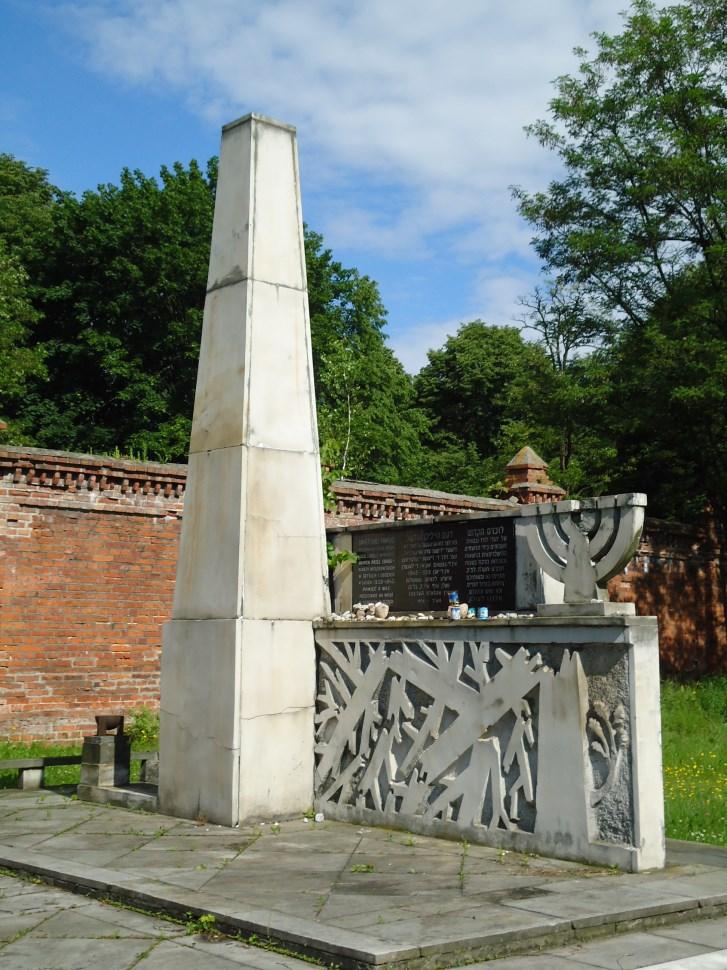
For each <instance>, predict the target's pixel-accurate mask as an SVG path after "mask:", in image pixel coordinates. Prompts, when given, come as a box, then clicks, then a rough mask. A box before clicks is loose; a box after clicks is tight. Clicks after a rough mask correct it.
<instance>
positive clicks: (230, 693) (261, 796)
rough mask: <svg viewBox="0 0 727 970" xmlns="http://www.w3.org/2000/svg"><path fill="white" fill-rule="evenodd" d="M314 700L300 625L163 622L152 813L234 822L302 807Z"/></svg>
mask: <svg viewBox="0 0 727 970" xmlns="http://www.w3.org/2000/svg"><path fill="white" fill-rule="evenodd" d="M314 703H315V645H314V641H313V630H312V627H311V622H310V620H248V619H242V618H238V619H233V620H170V621H169V622H168V623H167V624H166V625H165V627H164V646H163V651H162V696H161V718H160V737H159V742H160V749H161V752H162V757H161V758H160V761H159V805H160V810H161V811H162V812H164V813H165V814H167V815H175V816H178V817H181V818H198V817H204V818H206V819H207V820H208V821H210V822H215V823H217V824H218V825H238V824H240V823H241V822H249V821H255V820H258V819H274V818H281V817H285V816H287V815H292V814H295V813H299V812H304V811H306V810H307V809H309V808H310V806H311V803H312V800H313V736H314V727H313V717H314Z"/></svg>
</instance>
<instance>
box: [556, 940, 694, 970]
mask: <svg viewBox="0 0 727 970" xmlns="http://www.w3.org/2000/svg"><path fill="white" fill-rule="evenodd" d="M708 952H709V948H708V947H706V946H701V945H700V944H697V943H686V942H684V941H681V940H667V939H665V938H663V937H659V936H655V935H654V934H652V933H623V934H621V933H620V934H618V935H617V936H613V937H610V938H609V939H607V940H597V941H593V942H590V943H588V944H585V945H584V944H578V943H576V944H572V945H570V946H565V947H560V948H559V949H556V950H553V951H552V954H551V955H552V956H554V957H570V958H573V959H577V960H582V961H583V962H584V963H586V964H588V965H590V966H593V967H601V968H604V970H639V968H641V967H647V966H649V965H650V964H653V963H666V962H668V961H669V960H679V959H683V958H684V957H693V956H698V955H699V954H702V953H708Z"/></svg>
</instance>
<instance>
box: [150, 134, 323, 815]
mask: <svg viewBox="0 0 727 970" xmlns="http://www.w3.org/2000/svg"><path fill="white" fill-rule="evenodd" d="M293 494H294V495H295V500H294V501H293V502H291V500H290V496H291V495H293ZM327 578H328V568H327V557H326V548H325V531H324V525H323V501H322V495H321V484H320V464H319V457H318V434H317V427H316V411H315V395H314V389H313V367H312V356H311V346H310V326H309V321H308V295H307V289H306V269H305V253H304V250H303V226H302V218H301V207H300V186H299V179H298V160H297V148H296V136H295V129H294V128H291V127H289V126H287V125H281V124H279V123H277V122H275V121H271V120H270V119H267V118H263V117H260V116H258V115H248V116H246V117H245V118H241V119H240V120H238V121H235V122H233V123H232V124H229V125H226V126H225V128H224V129H223V133H222V146H221V151H220V167H219V179H218V183H217V197H216V201H215V215H214V225H213V230H212V249H211V254H210V268H209V278H208V283H207V296H206V300H205V309H204V323H203V328H202V343H201V348H200V360H199V371H198V376H197V388H196V394H195V403H194V416H193V420H192V437H191V445H190V454H189V472H188V479H187V493H186V496H185V508H184V519H183V523H182V538H181V546H180V554H179V561H178V566H177V581H176V586H175V592H174V606H173V612H172V619H171V620H170V622H168V623H167V624H166V627H165V631H164V645H163V651H162V677H161V728H160V773H159V804H160V809H161V811H163V812H166V813H168V814H171V815H178V816H182V817H186V818H196V817H199V816H202V817H205V818H207V819H209V821H211V822H218V823H221V824H225V825H236V824H238V823H239V822H241V821H243V820H245V819H250V818H256V817H275V816H278V815H285V814H290V813H292V812H299V811H303V810H305V809H307V808H309V807H310V805H311V802H312V795H313V791H312V783H313V714H314V700H315V648H314V641H313V630H312V626H311V620H312V619H313V618H314V617H316V616H321V615H326V614H327V613H328V611H329V600H328V586H327Z"/></svg>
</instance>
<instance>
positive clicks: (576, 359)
mask: <svg viewBox="0 0 727 970" xmlns="http://www.w3.org/2000/svg"><path fill="white" fill-rule="evenodd" d="M519 302H520V305H521V306H522V307H523V308H524V313H523V314H522V315H521V317H520V322H521V323H522V324H523V330H524V331H528V330H532V331H534V332H535V333H536V334H537V335H538V341H537V342H538V343H539V345H540V346H541V347H542V348H543V350H544V351H545V359H544V361H543V362H542V366H540V367H538V368H535V369H534V370H533V371H532V373H530V374H529V375H527V376H526V375H520V376H519V377H518V378H517V380H516V382H515V385H514V387H513V397H514V399H516V400H517V402H518V403H517V409H519V410H520V411H521V412H523V414H527V415H529V418H530V422H531V425H530V428H529V431H528V433H527V435H523V431H520V435H521V438H522V440H528V441H530V442H531V443H533V444H535V442H539V446H540V448H542V449H543V450H542V451H541V452H540V453H541V454H544V455H545V456H546V457H547V459H548V464H549V465H550V468H551V473H552V474H555V475H556V477H557V478H558V481H559V483H560V484H563V485H564V486H565V487H566V488H567V489H568V490H569V491H570V492H577V491H580V489H581V488H582V487H583V486H584V485H586V481H585V480H584V474H585V468H586V467H587V466H590V464H591V462H592V461H593V458H594V457H595V455H594V454H593V453H592V452H593V446H594V441H593V435H592V433H591V432H590V429H589V428H587V427H586V426H585V424H584V422H585V421H586V416H587V414H588V408H587V407H586V398H587V397H588V396H589V379H590V378H591V377H592V368H589V366H588V361H587V351H590V350H593V349H594V348H595V347H596V346H598V345H599V344H600V343H601V342H602V341H603V340H604V339H605V338H606V337H607V336H608V335H609V334H610V332H611V327H610V325H609V321H608V320H607V319H605V318H604V317H603V316H602V315H601V314H599V312H598V311H597V310H596V309H595V308H594V306H593V304H592V301H591V300H589V298H588V294H587V292H586V291H585V289H584V288H583V287H581V286H578V285H573V284H571V285H569V284H568V283H566V282H564V281H563V280H557V279H556V280H551V281H546V284H545V286H544V287H540V286H536V287H535V289H534V291H533V292H532V294H530V295H529V296H526V297H522V298H521V300H520V301H519ZM513 430H514V429H513ZM584 451H589V452H590V453H591V454H590V459H591V460H590V461H589V462H588V463H587V466H584V463H583V458H584V454H583V452H584ZM609 453H610V449H609ZM555 456H557V470H556V467H555V465H554V462H553V458H554V457H555ZM574 460H575V466H574V467H571V463H572V462H574Z"/></svg>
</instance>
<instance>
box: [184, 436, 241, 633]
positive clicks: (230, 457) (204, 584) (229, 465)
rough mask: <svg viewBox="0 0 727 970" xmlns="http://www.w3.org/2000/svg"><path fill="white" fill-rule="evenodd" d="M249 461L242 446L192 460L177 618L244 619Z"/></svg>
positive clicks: (190, 462) (185, 510)
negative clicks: (245, 498)
mask: <svg viewBox="0 0 727 970" xmlns="http://www.w3.org/2000/svg"><path fill="white" fill-rule="evenodd" d="M244 458H245V450H244V449H243V448H240V447H238V448H222V449H219V450H217V451H204V452H200V453H199V454H193V455H190V456H189V472H188V476H187V480H188V482H189V487H188V488H187V493H186V495H185V500H184V518H183V520H182V538H181V544H180V550H179V559H178V561H177V581H176V585H175V587H174V607H173V613H172V615H173V616H174V618H175V619H205V618H211V619H231V618H234V617H236V616H239V614H240V597H241V582H242V580H241V568H242V548H243V526H242V514H243V491H244V476H245V467H244Z"/></svg>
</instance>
